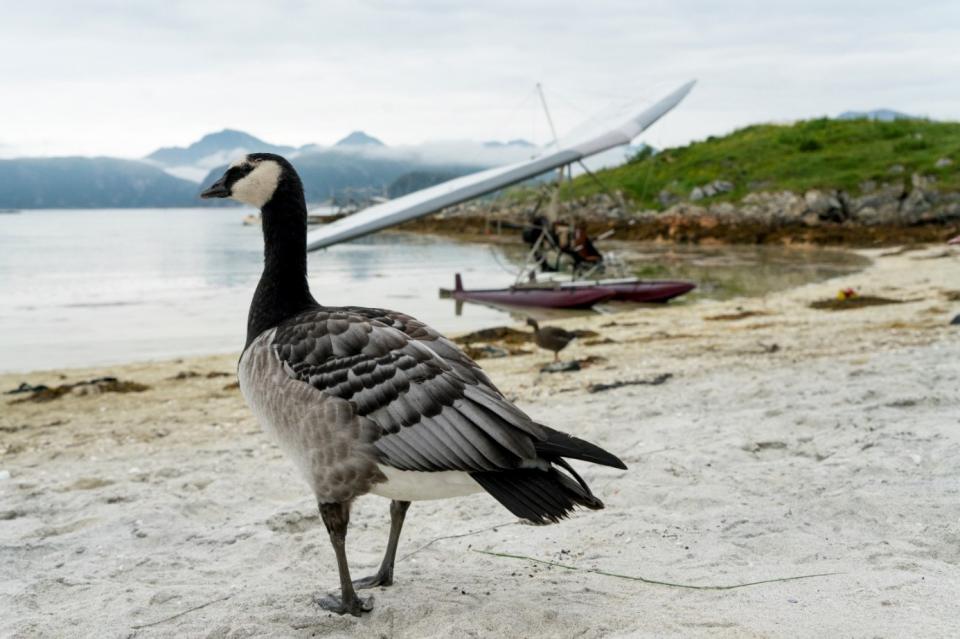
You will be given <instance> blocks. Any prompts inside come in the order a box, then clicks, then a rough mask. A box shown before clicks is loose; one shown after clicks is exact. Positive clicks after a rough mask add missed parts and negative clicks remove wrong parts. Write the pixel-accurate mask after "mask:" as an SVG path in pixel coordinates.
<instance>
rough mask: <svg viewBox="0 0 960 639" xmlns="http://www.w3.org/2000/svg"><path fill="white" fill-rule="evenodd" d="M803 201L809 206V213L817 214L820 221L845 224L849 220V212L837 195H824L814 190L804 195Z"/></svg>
mask: <svg viewBox="0 0 960 639" xmlns="http://www.w3.org/2000/svg"><path fill="white" fill-rule="evenodd" d="M803 200H804V202H805V203H806V205H807V211H808V212H809V213H813V214H815V215H816V216H817V218H819V219H820V221H823V222H843V221H844V220H845V219H847V212H846V210H845V209H844V206H843V204H842V203H841V201H840V198H839V197H838V196H837V194H836V193H824V192H822V191H818V190H816V189H813V190H810V191H807V192H806V193H804V194H803ZM804 217H806V215H805V216H804Z"/></svg>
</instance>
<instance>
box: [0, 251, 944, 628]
mask: <svg viewBox="0 0 960 639" xmlns="http://www.w3.org/2000/svg"><path fill="white" fill-rule="evenodd" d="M868 253H869V255H870V256H871V258H872V259H873V264H872V265H871V266H868V267H867V268H866V269H864V270H863V271H860V272H857V273H853V274H850V275H846V276H843V277H842V278H837V279H833V280H827V281H823V282H817V283H812V284H807V285H804V286H800V287H797V288H795V289H791V290H789V291H783V292H778V293H772V294H769V295H766V296H763V297H758V298H738V299H733V300H727V301H714V300H704V301H701V302H698V303H697V304H690V305H673V306H670V305H668V306H666V307H663V308H656V309H649V308H640V309H637V310H635V311H630V312H624V313H619V314H615V315H602V316H590V317H578V318H573V319H569V320H564V321H558V322H551V323H554V324H557V325H562V326H564V327H566V328H571V329H573V328H577V329H588V330H594V331H596V332H597V333H599V337H598V338H596V341H595V342H593V341H590V343H588V340H586V339H584V340H582V341H581V343H576V342H575V343H574V344H573V345H571V346H570V347H569V348H568V349H567V350H565V351H563V352H562V353H561V356H562V359H564V360H569V359H578V360H581V361H584V362H585V365H584V367H583V369H582V370H581V371H579V372H575V373H559V374H543V373H539V372H538V371H539V369H540V367H541V366H542V365H543V364H545V363H547V362H549V361H550V360H551V359H552V355H551V354H549V353H546V352H543V351H539V352H536V351H533V352H531V353H530V354H525V355H516V356H511V357H504V358H499V359H484V360H482V361H481V362H480V363H481V365H482V366H483V368H484V369H485V370H486V371H487V372H488V373H489V374H490V376H491V377H492V379H493V380H494V382H495V383H496V384H497V385H498V386H500V387H501V388H502V389H503V390H504V391H505V392H506V393H507V395H508V396H510V397H511V398H513V399H515V400H516V401H517V402H518V404H519V405H520V406H521V407H522V408H523V409H524V410H526V411H527V412H528V413H530V414H531V415H533V416H535V418H537V419H538V421H542V422H543V423H547V424H550V425H552V426H554V427H556V428H559V429H561V430H565V431H567V432H570V433H572V434H576V435H578V436H581V437H584V438H586V439H588V440H591V441H594V442H596V443H597V444H598V445H600V446H602V447H604V448H607V449H608V450H611V451H612V452H614V453H615V454H618V455H620V456H621V457H622V458H623V459H624V461H625V462H626V463H627V465H628V466H629V467H630V468H629V470H628V471H626V472H621V471H615V470H613V469H608V468H601V467H596V466H589V465H586V464H577V469H578V471H579V472H581V473H582V474H583V476H584V478H585V479H586V481H587V482H588V483H589V484H590V485H591V486H592V487H593V489H594V491H595V492H596V494H597V495H598V496H599V497H600V498H601V499H603V500H604V502H605V503H606V504H607V508H606V509H605V510H602V511H596V512H579V513H577V514H575V515H574V516H573V517H572V518H570V519H569V520H568V521H565V522H562V523H560V524H558V525H554V526H548V527H530V526H519V525H515V524H514V522H513V519H512V518H511V516H510V515H509V513H507V512H506V511H505V510H503V509H502V508H500V507H499V506H498V505H497V504H496V502H494V501H493V500H492V499H490V498H489V497H487V496H486V495H475V496H472V497H469V498H465V499H460V500H449V501H431V502H418V503H417V504H414V505H413V507H412V508H411V510H410V515H409V516H408V520H407V525H406V526H405V530H404V535H403V537H402V538H401V544H400V551H399V556H400V557H401V560H400V561H399V562H398V564H397V581H396V585H395V586H394V587H393V588H390V589H386V590H376V591H374V595H375V597H376V608H375V610H374V612H373V613H372V615H370V616H368V617H365V618H363V619H360V620H357V619H353V618H341V617H336V616H332V615H328V614H326V613H323V612H322V611H319V610H318V609H317V608H316V607H315V606H313V605H312V604H311V596H312V594H313V593H315V592H323V591H325V590H327V589H332V588H334V587H335V586H336V582H337V577H336V570H335V562H334V559H333V555H332V552H330V550H329V547H328V545H327V544H326V536H325V534H324V533H323V531H322V524H320V523H319V519H318V517H317V514H316V507H315V505H314V504H313V503H312V499H311V498H310V496H309V494H308V491H307V489H306V488H305V486H303V485H302V482H301V481H300V480H299V478H298V477H297V476H296V473H295V472H294V469H293V467H292V465H291V464H290V463H289V462H288V461H287V460H286V459H285V458H284V457H283V456H282V455H281V453H280V452H279V451H278V450H277V448H276V447H275V446H274V445H273V444H272V443H270V442H269V441H268V440H267V438H266V437H265V436H264V435H263V434H262V433H261V431H260V428H259V427H258V426H257V425H256V423H255V422H254V420H253V417H252V416H251V414H250V412H249V410H248V409H247V408H246V406H245V405H244V403H243V401H242V398H241V397H240V395H239V393H238V392H237V390H236V389H235V388H233V387H232V386H233V382H234V381H235V377H234V376H233V374H234V372H235V366H236V357H237V354H236V353H230V354H222V355H208V356H203V357H194V358H180V359H174V360H168V361H164V362H139V363H131V364H125V365H121V366H115V367H88V368H83V369H71V370H69V371H66V370H53V371H38V372H34V373H27V374H19V373H14V374H0V389H2V390H7V389H9V388H12V387H14V386H16V385H18V384H19V383H20V382H21V381H28V382H29V383H40V382H45V383H47V384H50V383H51V382H55V383H66V382H76V381H80V380H82V379H89V378H92V377H95V376H100V375H103V374H106V373H110V374H113V375H115V376H117V377H118V379H119V380H121V381H125V382H136V383H139V384H145V385H147V386H149V387H150V388H149V389H148V390H144V391H140V392H127V393H122V392H97V390H96V389H90V392H83V393H79V392H77V393H73V392H71V393H68V394H65V395H64V396H62V397H60V398H59V399H56V400H53V401H48V402H44V403H34V402H22V403H18V404H9V403H8V402H9V400H10V398H11V396H8V395H4V396H0V397H2V401H3V402H4V407H3V411H0V433H2V439H0V442H2V443H0V471H2V472H4V473H8V475H5V478H4V479H2V480H0V498H2V504H3V505H2V507H0V548H2V553H3V557H2V559H3V561H4V563H5V565H6V566H7V567H8V569H9V575H10V576H9V577H7V578H6V585H5V586H4V587H2V588H0V607H2V608H3V609H4V610H8V611H10V613H9V614H7V615H5V616H4V618H3V619H0V635H4V636H12V637H28V636H30V637H33V636H63V635H65V634H71V633H73V634H82V635H94V634H103V633H104V631H109V633H113V634H117V635H123V636H136V637H175V636H209V637H231V636H237V637H239V636H252V635H280V636H292V637H309V636H312V635H315V634H326V635H330V634H332V635H335V636H347V637H352V636H357V637H360V636H377V635H378V634H383V635H387V636H394V637H442V636H450V634H451V633H452V634H457V635H470V634H473V635H479V636H491V637H510V636H530V637H557V636H559V637H573V636H587V637H600V636H623V637H626V636H631V637H632V636H651V637H654V636H711V637H713V636H721V637H742V636H758V637H759V636H765V637H766V636H776V637H780V636H783V637H788V636H789V637H796V636H799V637H817V636H831V635H851V634H853V635H861V634H863V635H883V636H897V635H903V634H910V635H912V636H929V637H935V636H945V635H949V634H950V631H951V629H953V628H955V623H956V620H955V618H954V616H953V615H952V614H951V613H950V610H951V609H952V606H953V604H954V599H955V593H956V592H957V590H958V589H960V570H958V569H957V562H958V559H960V557H958V556H957V554H956V548H957V543H956V542H957V531H956V522H957V521H960V503H958V502H957V500H956V486H955V480H956V476H955V463H954V462H955V460H956V455H957V453H958V451H960V435H958V431H957V426H958V423H957V418H956V415H957V414H958V413H960V396H958V393H960V391H958V389H960V327H958V326H950V325H949V321H950V319H951V318H952V317H953V316H954V315H956V314H957V313H960V252H957V251H956V250H951V249H946V248H945V247H940V246H931V247H926V248H923V249H920V250H913V251H907V252H899V253H898V252H895V251H886V252H885V251H872V252H868ZM846 287H852V288H855V289H856V290H857V291H858V292H859V293H860V294H861V295H863V296H867V295H872V296H875V297H877V298H886V299H887V300H892V301H893V303H887V304H884V305H877V306H868V307H863V308H850V309H849V310H840V311H831V310H823V309H817V308H811V306H810V305H811V303H813V302H817V301H824V300H832V299H835V298H836V295H837V291H838V290H840V289H842V288H846ZM607 340H609V341H607ZM530 350H531V351H532V350H533V349H530ZM210 373H214V374H215V375H214V376H209V374H210ZM666 373H670V374H671V375H672V376H671V377H670V378H669V379H668V380H666V381H665V382H664V383H662V384H659V385H644V384H639V385H629V386H624V387H621V388H615V389H612V390H606V391H603V392H590V391H589V390H588V387H589V386H591V385H594V384H611V383H615V382H631V381H633V382H638V381H649V380H652V379H655V378H656V377H657V376H658V375H662V374H666ZM60 375H64V376H65V379H60ZM387 503H388V502H387V501H386V500H382V499H378V498H375V497H364V498H362V499H360V500H358V502H357V504H356V505H355V507H354V513H353V517H352V521H353V526H352V527H351V530H350V535H349V537H348V542H347V543H348V553H349V557H350V561H351V567H352V569H353V571H354V572H355V573H356V575H357V576H362V575H363V574H365V573H366V572H367V570H369V569H371V568H373V567H375V566H376V565H377V563H378V562H379V559H380V553H381V552H382V549H383V546H384V544H385V542H386V531H387V529H388V527H389V518H388V516H387ZM451 535H464V536H463V537H457V538H453V537H450V536H451ZM484 552H489V553H495V554H493V555H491V554H483V553H484ZM496 553H500V554H499V555H497V554H496ZM504 554H506V555H519V556H525V557H531V558H535V559H540V560H546V561H551V562H557V563H560V564H564V565H569V566H573V567H574V569H573V570H570V569H563V568H557V567H551V566H549V565H544V564H538V563H535V562H532V561H529V560H524V559H511V558H509V557H505V556H504ZM594 569H595V570H600V571H603V572H607V573H616V574H619V575H627V576H631V577H642V578H645V579H652V580H658V581H667V582H672V583H675V584H686V585H692V586H730V585H736V584H743V583H746V582H753V581H763V580H767V579H774V580H777V579H786V578H789V577H797V576H803V575H811V574H821V573H835V574H831V575H825V576H819V577H811V578H808V579H802V580H797V581H774V582H771V583H766V584H760V585H755V586H750V587H742V588H739V587H738V588H734V589H730V590H714V591H711V590H690V589H689V588H684V587H672V586H662V585H661V586H657V585H650V584H644V583H642V582H637V581H632V580H626V579H621V578H618V577H611V576H608V575H603V574H597V573H591V572H583V571H586V570H594ZM506 619H509V623H507V622H505V621H504V620H506Z"/></svg>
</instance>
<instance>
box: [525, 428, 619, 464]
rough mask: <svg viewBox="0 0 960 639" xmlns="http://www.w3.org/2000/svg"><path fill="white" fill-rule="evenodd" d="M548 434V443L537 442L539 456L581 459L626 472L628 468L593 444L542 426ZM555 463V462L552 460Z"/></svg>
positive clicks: (534, 444)
mask: <svg viewBox="0 0 960 639" xmlns="http://www.w3.org/2000/svg"><path fill="white" fill-rule="evenodd" d="M541 427H542V428H543V430H544V431H545V432H546V433H547V439H546V441H535V442H534V443H533V447H534V449H535V450H536V451H537V454H538V455H541V456H543V457H547V458H557V457H569V458H570V459H580V460H582V461H588V462H591V463H594V464H600V465H602V466H611V467H613V468H619V469H621V470H626V469H627V466H626V464H624V463H623V462H622V461H620V459H618V458H617V457H616V456H615V455H612V454H610V453H608V452H607V451H605V450H603V449H602V448H600V447H599V446H597V445H596V444H591V443H590V442H588V441H584V440H582V439H580V438H579V437H574V436H573V435H568V434H566V433H561V432H560V431H558V430H554V429H552V428H550V427H549V426H542V425H541ZM551 461H553V460H551Z"/></svg>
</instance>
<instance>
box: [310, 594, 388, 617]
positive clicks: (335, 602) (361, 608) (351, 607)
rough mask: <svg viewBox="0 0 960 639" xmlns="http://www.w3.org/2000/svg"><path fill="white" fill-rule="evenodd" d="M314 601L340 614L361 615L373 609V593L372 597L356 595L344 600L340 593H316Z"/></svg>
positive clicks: (325, 608)
mask: <svg viewBox="0 0 960 639" xmlns="http://www.w3.org/2000/svg"><path fill="white" fill-rule="evenodd" d="M313 601H314V603H316V604H317V605H318V606H320V607H321V608H323V609H324V610H328V611H330V612H335V613H337V614H338V615H345V614H351V615H353V616H354V617H359V616H360V615H362V614H363V613H365V612H370V611H371V610H373V596H372V595H371V596H370V597H357V596H356V595H354V596H353V598H352V599H348V600H347V601H343V598H342V597H341V596H340V595H334V594H330V595H322V596H321V595H314V597H313Z"/></svg>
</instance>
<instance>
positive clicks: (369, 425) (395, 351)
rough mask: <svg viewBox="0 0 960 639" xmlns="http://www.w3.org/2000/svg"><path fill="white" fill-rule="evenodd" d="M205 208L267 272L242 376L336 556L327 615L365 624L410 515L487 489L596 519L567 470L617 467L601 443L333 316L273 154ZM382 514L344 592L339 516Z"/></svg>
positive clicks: (438, 347)
mask: <svg viewBox="0 0 960 639" xmlns="http://www.w3.org/2000/svg"><path fill="white" fill-rule="evenodd" d="M201 197H203V198H233V199H235V200H238V201H240V202H243V203H246V204H249V205H252V206H254V207H257V208H259V209H260V211H261V219H262V229H263V238H264V267H263V273H262V275H261V277H260V281H259V283H258V284H257V287H256V291H255V292H254V295H253V300H252V302H251V304H250V311H249V315H248V318H247V338H246V342H245V344H244V347H243V352H242V355H241V356H240V361H239V364H238V368H237V376H238V379H239V383H240V390H241V392H242V393H243V397H244V399H245V400H246V402H247V404H248V405H249V407H250V409H251V411H252V412H253V414H254V415H255V416H256V418H257V420H258V421H259V423H260V424H261V427H262V428H263V429H264V430H265V431H266V432H267V433H268V434H269V435H270V436H272V438H273V439H274V440H275V441H276V442H277V443H278V445H279V447H280V448H281V449H282V450H283V452H284V453H285V454H286V455H287V456H288V457H290V458H291V459H292V461H293V463H294V465H295V466H296V468H297V469H298V470H299V473H300V475H302V477H303V479H304V480H306V483H307V485H308V486H309V487H310V489H312V490H313V493H314V496H315V497H316V500H317V504H318V508H319V511H320V517H321V519H322V520H323V523H324V526H325V527H326V530H327V533H328V535H329V538H330V543H331V545H332V546H333V550H334V554H335V555H336V560H337V568H338V571H339V578H340V593H339V595H336V594H331V595H327V596H324V597H317V598H315V601H316V603H317V604H319V605H320V607H322V608H323V609H325V610H329V611H331V612H335V613H338V614H345V613H348V614H351V615H354V616H361V615H362V614H363V613H365V612H368V611H370V610H372V608H373V598H372V597H366V598H361V597H360V596H358V595H357V592H356V591H357V590H359V589H362V588H372V587H375V586H389V585H391V584H392V583H393V569H394V560H395V558H396V553H397V546H398V543H399V538H400V532H401V529H402V527H403V522H404V518H405V516H406V513H407V509H408V508H409V506H410V502H412V501H416V500H424V499H439V498H447V497H459V496H464V495H468V494H472V493H476V492H483V491H486V492H487V493H489V494H490V495H492V496H493V498H494V499H496V500H497V501H499V502H500V503H501V504H502V505H503V506H505V507H506V508H507V509H508V510H509V511H510V512H512V513H513V514H514V515H516V516H517V517H519V518H521V519H524V520H527V521H529V522H532V523H534V524H547V523H555V522H557V521H559V520H560V519H563V518H565V517H567V516H568V515H569V514H570V512H571V511H572V510H573V509H574V508H575V507H578V506H580V507H585V508H589V509H600V508H603V502H602V501H600V499H598V498H597V497H596V496H595V495H594V494H593V493H592V492H591V491H590V488H589V487H588V486H587V484H586V482H585V481H584V480H583V479H582V478H581V477H580V475H578V474H577V472H576V471H575V470H574V469H573V468H572V467H571V466H570V464H569V463H568V462H567V461H566V459H565V458H570V459H577V460H582V461H587V462H592V463H596V464H602V465H605V466H612V467H614V468H620V469H626V466H624V464H623V462H621V461H620V460H619V459H618V458H617V457H615V456H614V455H612V454H610V453H608V452H606V451H605V450H603V449H601V448H599V447H598V446H596V445H594V444H591V443H589V442H586V441H583V440H581V439H578V438H576V437H573V436H571V435H567V434H565V433H562V432H560V431H557V430H554V429H552V428H550V427H548V426H545V425H543V424H540V423H538V422H536V421H534V420H533V419H532V418H530V417H529V416H528V415H527V414H526V413H524V412H523V411H522V410H520V409H519V408H517V407H516V406H514V405H513V403H511V402H510V401H509V400H508V399H507V398H505V397H504V395H503V393H501V392H500V391H499V390H498V389H497V387H496V386H495V385H494V384H493V382H491V381H490V378H489V377H487V375H486V374H485V373H484V372H483V371H482V370H481V369H480V367H479V366H478V365H477V364H476V363H475V362H474V361H473V360H472V359H470V358H469V357H468V356H467V355H466V354H465V353H464V352H463V351H462V350H460V348H459V347H457V346H456V345H455V344H454V343H453V342H452V341H450V340H448V339H447V338H445V337H444V336H442V335H441V334H440V333H438V332H437V331H435V330H434V329H432V328H430V327H429V326H427V325H426V324H424V323H423V322H420V321H418V320H416V319H414V318H413V317H411V316H410V315H406V314H404V313H398V312H395V311H388V310H383V309H379V308H361V307H356V306H345V307H329V306H323V305H322V304H320V303H318V302H317V301H316V300H315V299H314V298H313V295H312V294H311V293H310V287H309V285H308V283H307V251H306V235H307V210H306V205H305V202H304V194H303V185H302V183H301V181H300V177H299V176H298V175H297V172H296V171H295V170H294V168H293V166H291V164H290V163H289V162H288V161H287V160H286V159H284V158H283V157H281V156H279V155H274V154H270V153H252V154H249V155H247V156H245V157H243V158H242V159H240V160H238V161H237V162H234V163H233V164H232V165H230V167H229V168H228V169H227V171H226V172H225V173H224V175H223V177H221V178H220V179H219V180H217V181H216V182H215V183H214V184H212V185H211V186H210V187H209V188H207V189H206V190H204V191H203V192H202V193H201ZM368 493H370V494H374V495H379V496H381V497H386V498H388V499H390V500H391V502H390V533H389V537H388V540H387V548H386V552H385V553H384V557H383V561H382V562H381V565H380V568H379V570H378V571H377V572H376V573H375V574H374V575H371V576H370V577H366V578H363V579H359V580H357V581H353V580H352V579H351V577H350V569H349V566H348V563H347V555H346V535H347V527H348V525H349V522H350V505H351V503H352V502H353V501H354V500H355V499H356V498H357V497H359V496H361V495H365V494H368Z"/></svg>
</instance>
